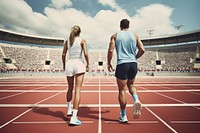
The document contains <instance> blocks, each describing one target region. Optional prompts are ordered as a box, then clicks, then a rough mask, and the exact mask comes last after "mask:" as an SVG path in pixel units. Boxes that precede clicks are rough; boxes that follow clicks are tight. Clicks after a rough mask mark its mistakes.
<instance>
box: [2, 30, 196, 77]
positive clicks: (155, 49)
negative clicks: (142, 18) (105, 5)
mask: <svg viewBox="0 0 200 133" xmlns="http://www.w3.org/2000/svg"><path fill="white" fill-rule="evenodd" d="M0 39H1V51H0V52H1V53H0V63H1V64H0V66H1V67H0V69H1V76H9V75H10V76H12V75H16V74H17V75H27V74H28V75H34V74H36V75H37V74H40V75H41V74H46V73H48V74H49V73H51V74H54V73H56V74H62V60H61V54H62V49H63V42H64V39H62V38H50V37H48V38H47V37H46V38H45V37H40V36H32V35H27V34H20V33H16V32H11V31H7V30H3V29H1V31H0ZM199 40H200V31H199V30H198V31H192V32H188V33H182V34H176V35H171V36H166V37H154V38H146V39H142V42H143V43H144V46H145V49H146V53H145V55H144V56H143V57H142V58H141V59H139V60H138V65H139V72H140V73H139V75H165V76H169V75H182V76H183V75H185V76H187V75H199V74H200V73H199V69H200V61H199V60H200V57H199V54H200V43H199ZM30 44H31V45H30ZM34 44H35V45H34ZM89 55H90V62H91V66H90V67H91V72H89V73H87V74H91V73H92V74H94V75H96V74H98V75H99V74H101V75H102V74H104V75H105V74H106V75H109V74H108V72H107V68H106V67H107V66H106V64H107V51H106V50H100V51H98V50H91V51H89ZM113 63H114V64H115V65H116V56H114V60H113Z"/></svg>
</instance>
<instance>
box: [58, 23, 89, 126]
mask: <svg viewBox="0 0 200 133" xmlns="http://www.w3.org/2000/svg"><path fill="white" fill-rule="evenodd" d="M80 33H81V29H80V27H79V26H77V25H75V26H73V27H72V28H71V33H70V36H69V38H68V39H67V40H66V41H65V43H64V48H63V53H62V62H63V69H64V71H65V74H66V76H67V82H68V91H67V107H68V110H67V115H68V116H71V115H72V117H71V119H70V122H69V124H70V125H81V124H82V123H81V121H79V120H78V119H77V113H78V107H79V104H80V96H81V94H80V90H81V87H82V83H83V79H84V74H85V72H86V71H88V70H89V57H88V53H87V49H86V48H87V47H86V45H87V44H86V41H85V40H84V39H82V38H80ZM67 51H69V58H68V61H67V62H66V54H67ZM82 54H84V57H85V61H86V66H85V63H84V58H83V56H82ZM74 79H75V94H74V99H73V109H72V107H71V101H72V93H73V88H74Z"/></svg>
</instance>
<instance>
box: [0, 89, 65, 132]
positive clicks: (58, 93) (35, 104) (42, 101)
mask: <svg viewBox="0 0 200 133" xmlns="http://www.w3.org/2000/svg"><path fill="white" fill-rule="evenodd" d="M63 91H64V90H63ZM60 93H62V91H61V92H60ZM60 93H56V94H54V95H52V96H50V97H48V98H45V99H43V100H41V101H39V102H37V103H35V104H33V105H37V104H39V103H41V102H44V101H46V100H48V99H50V98H52V97H55V96H57V95H59V94H60ZM31 110H32V108H31V109H28V110H26V111H25V112H23V113H21V114H20V115H18V116H16V117H15V118H13V119H11V120H10V121H8V122H6V123H5V124H3V125H1V126H0V129H1V128H3V127H5V126H6V125H8V124H10V123H12V122H13V121H15V120H16V119H18V118H19V117H21V116H23V115H24V114H26V113H28V112H29V111H31Z"/></svg>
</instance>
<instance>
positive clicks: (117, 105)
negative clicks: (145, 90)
mask: <svg viewBox="0 0 200 133" xmlns="http://www.w3.org/2000/svg"><path fill="white" fill-rule="evenodd" d="M126 106H127V107H133V104H127V105H126ZM194 106H195V107H200V103H187V104H184V103H182V104H142V107H194ZM8 107H13V108H14V107H27V108H28V107H32V108H37V107H38V108H39V107H67V104H0V108H8ZM80 107H108V108H109V107H111V108H112V107H119V104H101V105H99V104H80Z"/></svg>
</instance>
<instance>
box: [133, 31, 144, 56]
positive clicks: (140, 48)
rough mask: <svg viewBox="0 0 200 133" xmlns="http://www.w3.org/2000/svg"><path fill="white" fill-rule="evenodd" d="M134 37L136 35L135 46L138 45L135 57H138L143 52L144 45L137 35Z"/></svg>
mask: <svg viewBox="0 0 200 133" xmlns="http://www.w3.org/2000/svg"><path fill="white" fill-rule="evenodd" d="M135 37H136V40H137V47H138V52H137V55H136V59H138V58H140V57H141V56H142V55H143V54H144V52H145V48H144V45H143V43H142V41H141V40H140V38H139V37H138V36H137V35H135Z"/></svg>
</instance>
